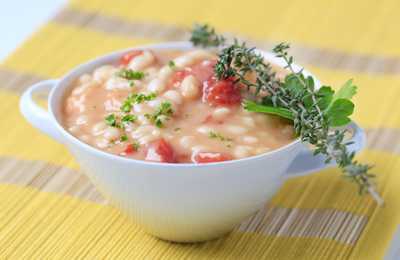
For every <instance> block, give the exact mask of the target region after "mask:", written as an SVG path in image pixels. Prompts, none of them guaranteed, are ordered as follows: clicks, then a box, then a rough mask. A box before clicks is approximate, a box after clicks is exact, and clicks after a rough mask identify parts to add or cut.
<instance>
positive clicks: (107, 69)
mask: <svg viewBox="0 0 400 260" xmlns="http://www.w3.org/2000/svg"><path fill="white" fill-rule="evenodd" d="M116 71H117V69H116V68H115V67H113V66H111V65H104V66H101V67H100V68H97V69H96V70H95V71H94V73H93V79H94V80H96V81H98V82H100V83H103V82H104V81H106V80H107V79H109V78H110V77H112V76H113V75H114V74H115V73H116Z"/></svg>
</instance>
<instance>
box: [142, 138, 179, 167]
mask: <svg viewBox="0 0 400 260" xmlns="http://www.w3.org/2000/svg"><path fill="white" fill-rule="evenodd" d="M145 160H146V161H153V162H166V163H175V162H176V157H175V153H174V150H173V149H172V147H171V145H170V144H169V143H168V142H167V141H165V140H164V139H160V140H157V141H154V142H152V143H150V144H149V145H148V147H147V153H146V159H145Z"/></svg>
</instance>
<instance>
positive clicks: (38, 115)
mask: <svg viewBox="0 0 400 260" xmlns="http://www.w3.org/2000/svg"><path fill="white" fill-rule="evenodd" d="M57 83H58V80H55V79H50V80H45V81H41V82H38V83H36V84H34V85H32V86H31V87H29V88H28V89H27V90H26V91H25V92H24V93H23V94H22V96H21V99H20V101H19V109H20V111H21V113H22V115H23V116H24V117H25V119H26V120H27V121H28V122H29V123H31V124H32V125H33V126H34V127H36V128H38V129H39V130H41V131H42V132H44V133H46V134H47V135H49V136H50V137H52V138H54V139H55V140H56V141H59V142H62V137H61V134H60V132H59V131H58V130H57V129H56V127H55V123H54V120H53V119H52V118H51V116H50V114H49V112H48V111H46V110H45V109H43V108H41V107H40V106H39V105H38V104H37V103H36V102H35V100H34V99H33V97H34V95H38V94H42V95H43V94H46V95H48V93H49V92H50V91H51V90H52V89H53V88H54V87H55V86H56V85H57Z"/></svg>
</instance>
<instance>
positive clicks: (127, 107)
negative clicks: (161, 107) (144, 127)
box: [121, 92, 156, 113]
mask: <svg viewBox="0 0 400 260" xmlns="http://www.w3.org/2000/svg"><path fill="white" fill-rule="evenodd" d="M155 98H156V93H154V92H152V93H150V94H148V95H146V94H143V93H139V94H133V93H131V94H129V95H128V97H127V98H126V99H125V100H124V102H123V103H122V105H121V111H122V112H125V113H128V112H130V111H131V110H132V107H133V105H134V104H141V103H143V102H144V101H150V100H153V99H155Z"/></svg>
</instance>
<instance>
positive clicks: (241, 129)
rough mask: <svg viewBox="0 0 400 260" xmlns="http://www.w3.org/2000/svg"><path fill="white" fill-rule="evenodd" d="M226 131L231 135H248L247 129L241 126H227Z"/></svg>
mask: <svg viewBox="0 0 400 260" xmlns="http://www.w3.org/2000/svg"><path fill="white" fill-rule="evenodd" d="M225 129H226V131H228V132H229V133H230V134H235V135H240V134H244V133H246V132H247V131H248V129H247V128H245V127H242V126H239V125H226V126H225Z"/></svg>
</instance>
